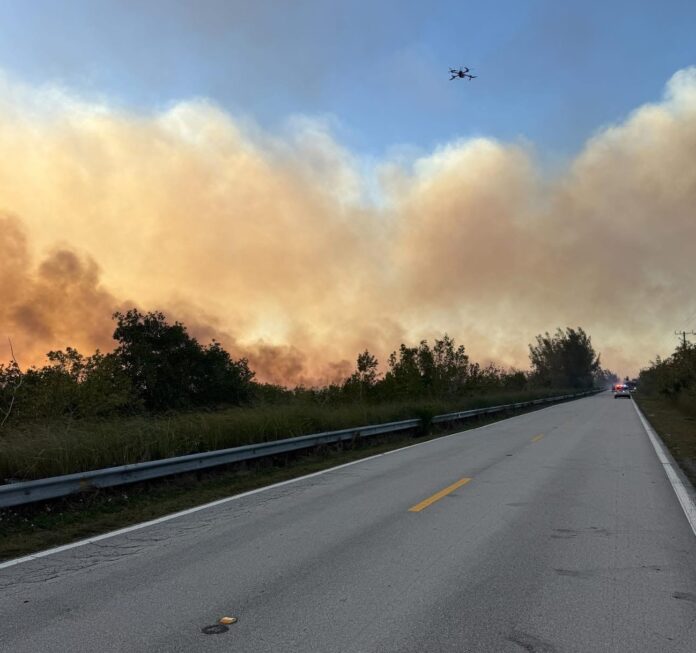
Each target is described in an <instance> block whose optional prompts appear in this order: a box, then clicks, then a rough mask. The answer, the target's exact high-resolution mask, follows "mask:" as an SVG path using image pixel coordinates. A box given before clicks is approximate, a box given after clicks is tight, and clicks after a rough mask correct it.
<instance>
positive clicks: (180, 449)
mask: <svg viewBox="0 0 696 653" xmlns="http://www.w3.org/2000/svg"><path fill="white" fill-rule="evenodd" d="M555 394H564V392H563V391H559V390H555V391H547V392H545V391H536V392H531V391H528V392H517V393H506V394H496V395H489V396H485V397H472V398H468V399H464V400H461V401H458V402H454V401H420V402H409V403H388V404H356V405H348V406H318V405H315V404H300V403H297V402H296V403H294V404H288V405H274V406H273V405H272V406H255V407H250V408H234V409H228V410H221V411H216V412H191V413H178V414H172V415H167V416H161V417H144V416H142V417H123V418H119V419H109V420H103V421H96V420H69V419H65V420H54V421H45V422H41V421H36V422H29V423H26V424H23V425H21V426H18V427H13V428H12V429H7V428H5V430H3V431H0V481H5V480H8V479H13V480H30V479H35V478H45V477H49V476H59V475H62V474H70V473H74V472H83V471H88V470H91V469H99V468H102V467H110V466H114V465H124V464H127V463H136V462H142V461H146V460H157V459H160V458H168V457H171V456H179V455H185V454H190V453H197V452H201V451H212V450H215V449H223V448H226V447H235V446H240V445H243V444H251V443H255V442H266V441H271V440H277V439H281V438H288V437H294V436H299V435H304V434H308V433H317V432H320V431H330V430H335V429H341V428H348V427H352V426H361V425H367V424H377V423H382V422H389V421H394V420H400V419H408V418H410V417H417V416H418V417H420V416H423V415H436V414H441V413H446V412H451V411H455V410H466V409H470V408H477V407H483V406H492V405H497V404H505V403H513V402H519V401H525V400H528V399H533V398H537V397H542V396H551V395H555Z"/></svg>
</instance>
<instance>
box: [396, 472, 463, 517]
mask: <svg viewBox="0 0 696 653" xmlns="http://www.w3.org/2000/svg"><path fill="white" fill-rule="evenodd" d="M470 480H471V479H470V478H463V479H461V480H459V481H457V482H456V483H452V485H448V486H447V487H446V488H445V489H444V490H440V491H439V492H436V493H435V494H433V496H431V497H428V498H427V499H425V500H423V501H421V502H420V503H417V504H416V505H415V506H413V507H411V508H409V509H408V511H409V512H420V511H421V510H425V508H427V507H428V506H430V505H432V504H433V503H435V502H436V501H439V500H440V499H442V497H446V496H447V495H448V494H451V493H452V492H454V491H455V490H456V489H457V488H460V487H461V486H462V485H466V484H467V483H468V482H469V481H470Z"/></svg>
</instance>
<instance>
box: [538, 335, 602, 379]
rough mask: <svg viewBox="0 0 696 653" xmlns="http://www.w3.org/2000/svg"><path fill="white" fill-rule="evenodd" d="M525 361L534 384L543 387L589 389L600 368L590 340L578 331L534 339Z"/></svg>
mask: <svg viewBox="0 0 696 653" xmlns="http://www.w3.org/2000/svg"><path fill="white" fill-rule="evenodd" d="M529 359H530V362H531V365H532V371H533V379H534V381H535V382H536V384H537V385H540V386H544V387H552V388H591V387H592V385H593V381H594V376H595V374H596V372H597V370H598V369H599V368H600V361H599V356H597V354H596V353H595V351H594V348H593V347H592V340H591V338H590V337H589V336H588V335H587V334H586V333H585V331H583V329H582V328H580V327H578V328H577V329H572V328H570V327H568V328H566V330H565V331H563V330H562V329H558V330H557V331H556V333H555V334H554V335H553V336H551V335H549V333H548V332H547V333H545V334H544V335H538V336H537V337H536V344H534V345H529Z"/></svg>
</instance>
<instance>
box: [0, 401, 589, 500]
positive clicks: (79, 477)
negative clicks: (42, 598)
mask: <svg viewBox="0 0 696 653" xmlns="http://www.w3.org/2000/svg"><path fill="white" fill-rule="evenodd" d="M595 392H597V391H595V390H590V391H588V392H580V393H577V394H572V395H561V396H557V397H546V398H544V399H534V400H532V401H523V402H519V403H516V404H505V405H503V406H489V407H487V408H476V409H474V410H465V411H461V412H457V413H448V414H446V415H436V416H435V417H433V418H432V419H431V423H433V424H442V423H447V422H457V421H460V420H463V419H467V418H470V417H478V416H481V415H492V414H495V413H500V412H505V411H508V410H518V409H520V408H526V407H529V406H535V405H538V404H545V403H555V402H559V401H565V400H568V399H577V398H580V397H585V396H587V395H590V394H595ZM422 425H423V421H422V420H421V419H420V418H416V419H407V420H402V421H399V422H388V423H386V424H373V425H371V426H359V427H354V428H348V429H342V430H340V431H326V432H324V433H315V434H313V435H302V436H299V437H296V438H286V439H284V440H274V441H272V442H260V443H257V444H247V445H244V446H241V447H233V448H230V449H218V450H216V451H204V452H202V453H194V454H189V455H187V456H176V457H175V458H164V459H162V460H151V461H147V462H143V463H133V464H130V465H120V466H118V467H107V468H104V469H95V470H92V471H88V472H79V473H77V474H66V475H65V476H53V477H51V478H41V479H37V480H35V481H20V482H17V483H9V484H6V485H0V508H9V507H11V506H19V505H23V504H26V503H33V502H35V501H44V500H46V499H55V498H57V497H63V496H67V495H69V494H74V493H76V492H80V491H84V490H88V489H93V488H105V487H114V486H116V485H126V484H127V483H136V482H138V481H147V480H150V479H153V478H161V477H163V476H171V475H173V474H182V473H185V472H195V471H198V470H201V469H207V468H210V467H217V466H219V465H227V464H229V463H237V462H242V461H245V460H254V459H256V458H265V457H267V456H275V455H278V454H284V453H290V452H293V451H301V450H303V449H311V448H313V447H317V446H319V445H322V444H336V443H339V442H345V441H350V440H356V439H358V438H369V437H373V436H376V435H383V434H385V433H398V432H401V431H412V430H415V429H418V428H420V427H421V426H422Z"/></svg>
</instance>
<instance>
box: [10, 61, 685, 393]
mask: <svg viewBox="0 0 696 653" xmlns="http://www.w3.org/2000/svg"><path fill="white" fill-rule="evenodd" d="M0 151H2V153H3V155H2V157H0V213H1V214H2V217H1V218H0V292H1V293H2V301H1V302H0V334H1V335H3V336H5V335H6V336H10V337H11V338H12V341H13V344H14V346H15V352H16V353H17V354H18V357H19V358H20V362H21V363H22V364H24V365H28V364H32V363H37V362H40V361H41V359H42V357H43V355H44V354H45V352H46V351H47V350H49V349H55V348H62V347H65V346H67V345H72V346H76V347H78V348H80V349H82V350H84V351H85V352H89V351H90V350H93V349H94V348H95V347H100V348H102V349H109V348H110V347H111V346H112V341H111V339H110V336H111V332H112V331H113V324H112V322H111V319H110V316H111V314H112V313H113V311H115V310H122V309H123V308H126V307H130V306H138V307H140V308H142V309H145V310H148V309H162V310H164V311H165V312H166V313H167V315H168V316H169V317H170V318H171V319H179V320H181V321H183V322H184V323H185V324H187V325H188V326H189V328H190V329H191V331H192V332H193V333H194V334H195V335H197V336H198V337H199V338H201V339H202V340H207V339H210V338H212V337H215V338H217V339H218V340H220V341H221V342H222V343H223V345H224V346H226V347H228V348H229V349H230V350H231V351H232V352H233V353H234V354H235V355H244V356H247V357H249V359H250V362H251V366H252V368H253V369H256V370H257V372H258V375H259V377H260V378H261V379H263V380H270V381H274V382H281V383H288V384H294V383H306V384H313V383H319V382H324V381H327V380H333V379H336V378H339V377H341V376H343V375H345V374H347V373H348V372H349V371H350V368H351V367H352V361H353V360H354V358H355V355H356V354H357V352H359V351H361V350H362V349H364V348H366V347H367V348H369V349H370V350H371V351H373V352H374V353H376V354H378V355H379V357H380V358H381V359H382V360H383V361H384V359H385V357H386V355H387V354H388V353H389V351H390V350H391V349H392V348H394V347H395V346H396V345H398V343H399V342H401V341H409V342H414V341H417V340H419V339H421V338H432V337H433V336H437V335H441V334H442V333H443V332H445V331H446V332H448V333H449V334H450V335H451V336H453V337H455V338H456V340H457V341H458V342H461V343H463V344H465V345H466V346H467V349H468V350H469V353H470V354H471V355H472V356H473V357H474V358H475V359H478V360H494V361H496V362H499V363H501V364H504V365H514V366H518V367H522V368H524V367H526V365H527V343H529V342H530V341H531V340H532V339H533V337H534V335H536V334H537V333H540V332H543V331H546V330H552V329H554V328H555V327H556V326H566V325H568V326H576V325H581V326H583V327H584V328H585V329H586V330H587V331H588V332H589V333H590V334H591V335H592V336H593V341H594V344H595V346H596V348H597V349H598V350H600V351H601V352H602V354H603V363H604V364H605V365H606V366H608V367H610V368H612V369H615V370H616V371H617V372H620V373H633V372H635V371H636V370H637V368H638V367H640V366H641V365H644V364H645V363H647V361H648V359H649V358H651V357H653V356H654V355H655V354H656V353H662V354H664V353H668V352H669V351H670V350H671V348H672V344H673V335H672V333H673V330H674V329H675V328H680V327H682V323H681V320H683V319H685V317H686V316H687V315H690V314H691V313H693V312H694V311H696V299H695V298H694V295H693V288H694V287H695V285H696V265H694V261H695V260H696V217H695V215H694V207H695V206H696V165H694V164H695V163H696V161H695V158H696V69H687V70H683V71H680V72H678V73H677V74H676V75H675V76H674V77H673V78H672V79H671V80H670V81H669V83H668V84H667V87H666V93H665V96H664V98H663V100H662V101H661V102H659V103H656V104H650V105H646V106H642V107H640V108H638V109H637V110H636V111H635V112H633V113H632V114H631V115H630V116H628V117H627V118H626V119H625V120H624V121H623V122H621V123H619V124H616V125H611V126H608V127H605V128H603V129H601V130H600V131H598V132H597V133H596V134H594V135H593V136H592V137H591V138H590V139H589V140H588V141H587V143H586V145H585V147H584V149H583V150H582V151H581V152H580V153H579V154H578V155H577V156H576V157H575V158H574V159H573V160H572V161H570V162H569V163H568V164H567V165H566V166H565V167H563V169H559V170H555V171H553V173H549V172H548V171H544V170H542V166H540V164H539V163H538V161H537V159H536V156H535V153H534V150H533V148H532V147H531V146H530V145H528V144H525V143H502V142H498V141H496V140H494V139H488V138H478V139H473V140H472V139H469V140H456V141H453V142H451V143H449V144H445V145H443V146H441V147H439V148H437V149H436V150H435V151H433V152H431V153H427V154H424V155H422V156H420V157H414V158H411V159H409V160H404V159H403V158H394V159H385V160H384V161H382V162H380V163H379V165H377V166H375V167H374V168H373V169H371V170H370V171H369V172H367V173H366V172H365V170H366V165H365V163H364V162H363V161H361V160H360V158H359V157H358V156H357V155H355V154H354V153H352V152H350V151H348V150H347V149H346V148H345V147H342V146H341V144H340V143H339V142H337V140H336V139H335V138H334V137H333V135H332V133H331V129H330V127H329V126H328V125H327V124H325V123H323V122H322V121H317V120H311V119H302V120H299V119H296V120H294V121H291V122H290V123H289V126H288V128H287V130H286V131H285V132H284V133H283V134H282V136H279V135H277V134H268V133H264V132H262V131H261V130H259V129H258V128H255V127H254V126H250V125H249V124H247V123H242V122H240V121H237V120H235V119H234V118H233V117H232V116H230V115H229V114H227V113H225V112H224V111H223V110H221V109H220V108H219V107H217V106H215V105H213V104H211V103H209V102H206V101H204V100H195V101H187V102H180V103H178V104H176V105H174V106H172V107H170V108H168V109H166V110H163V111H161V112H156V113H149V114H148V113H134V112H131V111H128V110H125V109H123V108H120V107H118V106H117V105H115V104H114V103H110V102H109V101H106V100H86V99H83V98H79V97H76V96H74V95H72V94H71V93H70V92H68V91H65V90H62V89H59V88H56V87H42V88H34V87H29V86H24V85H22V84H20V83H18V82H16V81H13V80H9V79H8V78H6V77H0ZM683 326H684V327H685V328H687V329H688V328H693V325H688V324H686V325H683ZM0 346H4V345H0ZM7 358H8V352H7V350H6V349H0V359H4V360H6V359H7Z"/></svg>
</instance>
